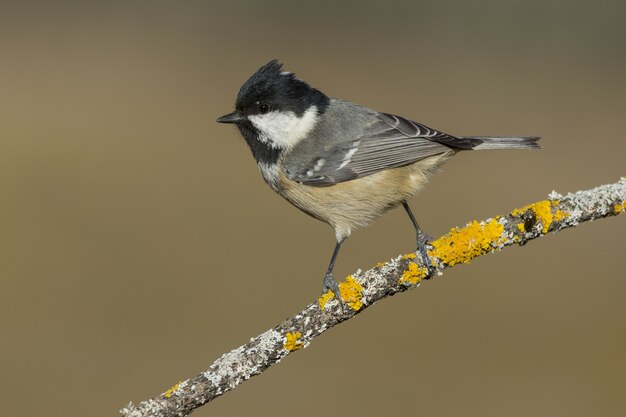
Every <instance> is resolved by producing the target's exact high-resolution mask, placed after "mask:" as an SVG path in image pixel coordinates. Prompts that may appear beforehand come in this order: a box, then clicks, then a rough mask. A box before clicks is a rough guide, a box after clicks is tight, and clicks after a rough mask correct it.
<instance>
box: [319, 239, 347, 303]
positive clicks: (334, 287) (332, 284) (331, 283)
mask: <svg viewBox="0 0 626 417" xmlns="http://www.w3.org/2000/svg"><path fill="white" fill-rule="evenodd" d="M344 240H345V238H344V239H341V240H340V241H338V242H337V245H335V250H334V251H333V256H332V257H331V258H330V264H329V265H328V271H327V272H326V276H325V277H324V285H323V286H322V294H324V293H326V291H328V290H331V291H332V292H333V293H334V294H335V298H336V299H337V300H339V304H341V305H343V302H342V301H341V293H340V292H339V284H337V281H335V278H333V268H334V267H335V259H337V254H338V253H339V248H341V244H342V243H343V241H344Z"/></svg>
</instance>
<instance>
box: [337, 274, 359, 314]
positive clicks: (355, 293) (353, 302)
mask: <svg viewBox="0 0 626 417" xmlns="http://www.w3.org/2000/svg"><path fill="white" fill-rule="evenodd" d="M339 292H340V293H341V299H342V300H343V301H344V302H345V303H347V304H348V305H349V306H350V308H352V309H353V310H354V311H359V310H360V309H361V307H363V301H362V299H363V286H362V285H361V284H359V283H358V282H357V280H356V279H354V277H353V276H352V275H349V276H348V277H347V278H346V280H345V281H344V282H342V283H341V284H339Z"/></svg>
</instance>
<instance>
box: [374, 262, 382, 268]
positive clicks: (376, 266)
mask: <svg viewBox="0 0 626 417" xmlns="http://www.w3.org/2000/svg"><path fill="white" fill-rule="evenodd" d="M383 266H385V263H384V262H378V263H377V264H376V265H375V266H374V268H382V267H383Z"/></svg>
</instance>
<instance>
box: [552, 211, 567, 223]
mask: <svg viewBox="0 0 626 417" xmlns="http://www.w3.org/2000/svg"><path fill="white" fill-rule="evenodd" d="M566 217H569V213H568V212H566V211H563V210H561V209H558V210H557V211H556V212H555V213H554V221H555V222H560V221H561V220H563V219H564V218H566Z"/></svg>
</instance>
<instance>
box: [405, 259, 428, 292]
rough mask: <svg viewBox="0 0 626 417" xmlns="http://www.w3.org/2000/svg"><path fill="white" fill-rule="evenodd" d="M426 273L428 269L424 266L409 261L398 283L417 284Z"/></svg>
mask: <svg viewBox="0 0 626 417" xmlns="http://www.w3.org/2000/svg"><path fill="white" fill-rule="evenodd" d="M414 257H415V256H414ZM403 258H404V257H403ZM427 275H428V270H427V269H426V268H420V267H419V266H418V265H417V264H416V263H415V262H410V263H409V266H408V268H407V269H406V270H405V271H404V272H402V276H401V277H400V284H409V285H417V284H419V283H420V282H421V281H422V279H423V278H425V277H426V276H427Z"/></svg>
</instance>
